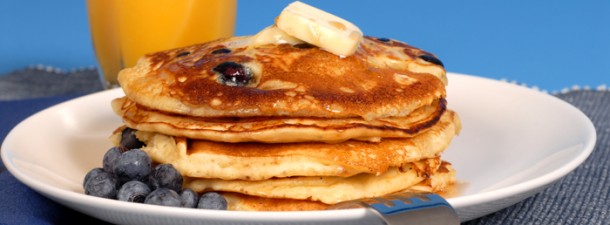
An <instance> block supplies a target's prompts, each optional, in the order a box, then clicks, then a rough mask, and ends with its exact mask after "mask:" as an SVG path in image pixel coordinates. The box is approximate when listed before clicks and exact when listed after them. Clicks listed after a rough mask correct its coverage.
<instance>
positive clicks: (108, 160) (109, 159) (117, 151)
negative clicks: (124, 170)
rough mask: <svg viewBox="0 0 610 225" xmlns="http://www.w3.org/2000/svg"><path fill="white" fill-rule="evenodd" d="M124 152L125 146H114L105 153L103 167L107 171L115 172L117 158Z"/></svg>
mask: <svg viewBox="0 0 610 225" xmlns="http://www.w3.org/2000/svg"><path fill="white" fill-rule="evenodd" d="M123 152H124V148H123V149H122V148H121V147H112V148H110V149H109V150H108V151H107V152H106V154H104V161H103V168H104V170H105V171H106V172H109V173H114V170H113V169H112V168H113V167H114V164H115V162H116V159H118V158H119V156H120V155H121V154H122V153H123Z"/></svg>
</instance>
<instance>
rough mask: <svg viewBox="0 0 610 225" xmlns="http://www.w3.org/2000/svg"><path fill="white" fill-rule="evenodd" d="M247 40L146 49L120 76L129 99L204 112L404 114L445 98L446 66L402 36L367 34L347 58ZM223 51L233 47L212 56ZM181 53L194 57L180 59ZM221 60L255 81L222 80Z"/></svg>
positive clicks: (155, 106)
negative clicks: (247, 71) (245, 69)
mask: <svg viewBox="0 0 610 225" xmlns="http://www.w3.org/2000/svg"><path fill="white" fill-rule="evenodd" d="M247 42H248V37H235V38H231V39H223V40H217V41H214V42H209V43H205V44H200V45H193V46H189V47H185V48H180V49H173V50H168V51H164V52H157V53H153V54H149V55H146V56H145V57H143V58H142V59H141V60H140V61H139V62H138V65H136V66H135V67H133V68H129V69H125V70H123V71H121V73H120V74H119V81H120V83H121V86H122V87H123V90H124V91H125V93H126V95H127V97H128V98H130V99H132V100H134V101H136V102H138V103H140V104H142V105H144V106H146V107H149V108H152V109H158V110H161V111H166V112H171V113H177V114H184V115H191V116H204V117H218V116H239V117H250V116H301V117H303V116H307V117H327V118H328V117H334V118H345V117H362V118H365V119H373V118H381V117H391V116H406V115H408V114H409V113H410V112H412V111H413V110H415V109H417V108H419V107H421V106H424V105H428V104H430V103H431V102H433V101H435V100H437V99H439V98H444V97H445V89H444V85H445V84H444V81H445V79H444V76H445V71H444V69H443V68H442V66H439V65H435V64H432V63H429V62H426V61H424V60H421V59H420V58H418V57H416V56H418V55H421V54H428V53H426V52H424V51H422V50H420V49H417V48H414V47H411V46H409V45H406V44H404V43H400V42H397V41H391V42H388V43H386V42H381V41H377V40H375V39H373V38H370V37H367V38H365V39H363V42H362V44H361V45H362V47H361V48H360V49H359V50H358V51H357V52H356V54H355V55H352V56H349V57H345V58H341V57H339V56H336V55H333V54H331V53H328V52H326V51H324V50H321V49H319V48H317V47H311V48H300V47H295V46H292V45H289V44H280V45H263V46H257V47H250V46H247ZM219 48H228V49H230V50H231V52H230V53H226V54H212V52H213V51H214V50H217V49H219ZM183 52H189V53H190V54H188V55H186V56H181V57H178V55H180V53H183ZM223 62H235V63H239V64H242V65H245V66H246V67H248V68H250V69H251V70H252V71H253V74H254V75H253V79H252V80H251V82H249V83H248V84H247V85H246V86H243V87H242V86H228V85H224V84H222V82H220V80H221V79H220V77H219V75H218V73H216V72H214V68H215V67H216V66H218V65H219V64H221V63H223ZM363 106H366V107H363Z"/></svg>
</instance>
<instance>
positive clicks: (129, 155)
mask: <svg viewBox="0 0 610 225" xmlns="http://www.w3.org/2000/svg"><path fill="white" fill-rule="evenodd" d="M151 164H152V160H151V159H150V157H148V155H147V154H146V152H144V151H142V150H140V149H132V150H129V151H126V152H124V153H123V154H121V155H120V156H119V157H118V158H117V159H116V160H115V165H114V168H113V171H114V174H115V175H116V176H117V178H118V180H119V183H120V184H124V183H126V182H127V181H131V180H138V181H142V182H144V183H146V182H148V176H149V175H150V172H151Z"/></svg>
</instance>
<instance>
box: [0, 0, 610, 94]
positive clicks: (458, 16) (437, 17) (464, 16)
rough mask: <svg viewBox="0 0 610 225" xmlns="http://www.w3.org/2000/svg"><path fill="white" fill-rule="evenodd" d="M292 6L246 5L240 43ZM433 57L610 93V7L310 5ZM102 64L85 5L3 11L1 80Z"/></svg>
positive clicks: (551, 86) (474, 70) (31, 5)
mask: <svg viewBox="0 0 610 225" xmlns="http://www.w3.org/2000/svg"><path fill="white" fill-rule="evenodd" d="M290 2H292V0H290V1H287V0H281V1H277V0H276V1H254V0H241V1H239V3H238V18H237V24H236V35H249V34H254V33H256V32H257V31H259V30H260V29H262V28H264V27H266V26H268V25H271V24H272V23H273V19H274V18H275V17H276V16H277V15H278V14H279V12H280V11H281V10H282V8H284V7H285V6H286V5H287V4H289V3H290ZM304 2H306V3H308V4H311V5H313V6H316V7H318V8H321V9H324V10H326V11H328V12H331V13H334V14H336V15H339V16H341V17H343V18H345V19H347V20H349V21H352V22H353V23H354V24H356V25H357V26H359V27H360V28H361V30H362V31H363V32H364V33H365V34H366V35H371V36H379V37H389V38H394V39H398V40H401V41H404V42H407V43H409V44H411V45H414V46H416V47H420V48H423V49H425V50H427V51H430V52H433V53H435V54H436V55H438V56H439V57H440V59H441V60H442V61H443V62H444V63H445V66H446V69H447V70H448V71H451V72H459V73H466V74H472V75H478V76H485V77H490V78H495V79H507V80H509V81H513V80H514V81H518V82H521V83H524V84H526V85H528V86H536V87H538V88H540V89H543V90H547V91H558V90H561V89H563V88H566V87H572V86H573V85H580V86H582V87H584V86H590V87H592V88H595V87H597V86H599V85H602V84H606V85H608V84H610V1H525V0H519V1H483V0H480V1H398V0H393V1H348V0H335V1H328V0H326V1H324V0H304ZM36 64H43V65H49V66H53V67H58V68H60V69H63V70H70V69H76V68H80V67H90V66H94V65H95V56H94V54H93V50H92V48H91V41H90V36H89V27H88V21H87V14H86V8H85V1H84V0H64V1H45V0H19V1H17V0H13V1H11V0H9V1H1V2H0V74H5V73H8V72H10V71H13V70H16V69H21V68H24V67H27V66H30V65H36Z"/></svg>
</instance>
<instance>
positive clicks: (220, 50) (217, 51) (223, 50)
mask: <svg viewBox="0 0 610 225" xmlns="http://www.w3.org/2000/svg"><path fill="white" fill-rule="evenodd" d="M229 52H231V49H228V48H220V49H216V50H214V51H212V54H226V53H229Z"/></svg>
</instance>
